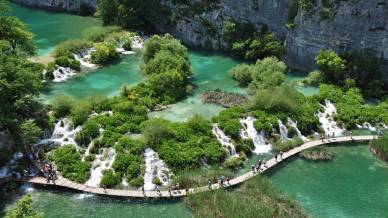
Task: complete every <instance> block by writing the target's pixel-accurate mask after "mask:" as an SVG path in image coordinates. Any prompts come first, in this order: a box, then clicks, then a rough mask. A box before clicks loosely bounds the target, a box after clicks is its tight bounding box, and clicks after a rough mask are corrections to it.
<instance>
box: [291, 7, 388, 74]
mask: <svg viewBox="0 0 388 218" xmlns="http://www.w3.org/2000/svg"><path fill="white" fill-rule="evenodd" d="M325 10H326V11H327V9H324V7H323V6H322V5H321V4H320V3H319V2H318V3H317V6H315V7H314V8H313V9H312V11H311V12H310V13H306V12H301V11H299V13H298V15H297V17H296V18H295V24H296V28H295V30H293V31H290V32H289V33H288V36H287V40H286V62H287V64H288V65H289V66H290V67H293V68H298V69H302V70H311V69H313V68H314V67H315V66H314V57H315V55H316V53H317V52H318V51H319V50H320V49H328V48H330V49H333V50H335V51H336V52H337V53H339V54H344V53H345V52H350V51H353V50H363V49H372V50H374V52H375V55H376V57H378V58H382V59H383V60H385V61H387V60H388V2H387V1H384V0H357V1H356V0H348V1H340V3H339V4H338V5H333V8H331V10H332V11H333V13H332V15H331V16H330V15H326V16H325Z"/></svg>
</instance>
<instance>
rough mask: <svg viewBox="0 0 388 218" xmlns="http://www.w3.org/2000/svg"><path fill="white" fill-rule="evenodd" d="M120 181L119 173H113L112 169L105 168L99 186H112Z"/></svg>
mask: <svg viewBox="0 0 388 218" xmlns="http://www.w3.org/2000/svg"><path fill="white" fill-rule="evenodd" d="M120 182H121V175H120V173H114V172H113V171H112V170H107V171H105V172H104V175H103V176H102V179H101V182H100V186H101V187H106V188H112V187H114V186H116V185H118V184H120Z"/></svg>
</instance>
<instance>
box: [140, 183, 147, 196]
mask: <svg viewBox="0 0 388 218" xmlns="http://www.w3.org/2000/svg"><path fill="white" fill-rule="evenodd" d="M141 191H142V192H143V195H144V196H145V195H146V194H145V191H144V185H143V186H142V187H141Z"/></svg>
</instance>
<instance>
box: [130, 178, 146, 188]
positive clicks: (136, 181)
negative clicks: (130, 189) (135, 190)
mask: <svg viewBox="0 0 388 218" xmlns="http://www.w3.org/2000/svg"><path fill="white" fill-rule="evenodd" d="M129 184H130V185H131V186H134V187H140V186H143V185H144V178H143V177H141V176H139V177H137V178H134V179H132V180H130V181H129Z"/></svg>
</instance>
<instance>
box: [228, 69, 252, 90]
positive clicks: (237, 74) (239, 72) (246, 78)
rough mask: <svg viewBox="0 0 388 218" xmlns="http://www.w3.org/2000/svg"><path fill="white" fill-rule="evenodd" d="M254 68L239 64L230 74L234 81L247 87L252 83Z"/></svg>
mask: <svg viewBox="0 0 388 218" xmlns="http://www.w3.org/2000/svg"><path fill="white" fill-rule="evenodd" d="M252 71H253V66H251V65H248V64H239V65H237V66H235V67H233V68H232V69H231V70H230V71H229V73H230V74H231V75H232V77H233V79H235V80H237V81H238V82H239V83H240V84H241V85H243V86H247V85H249V83H250V82H252Z"/></svg>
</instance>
